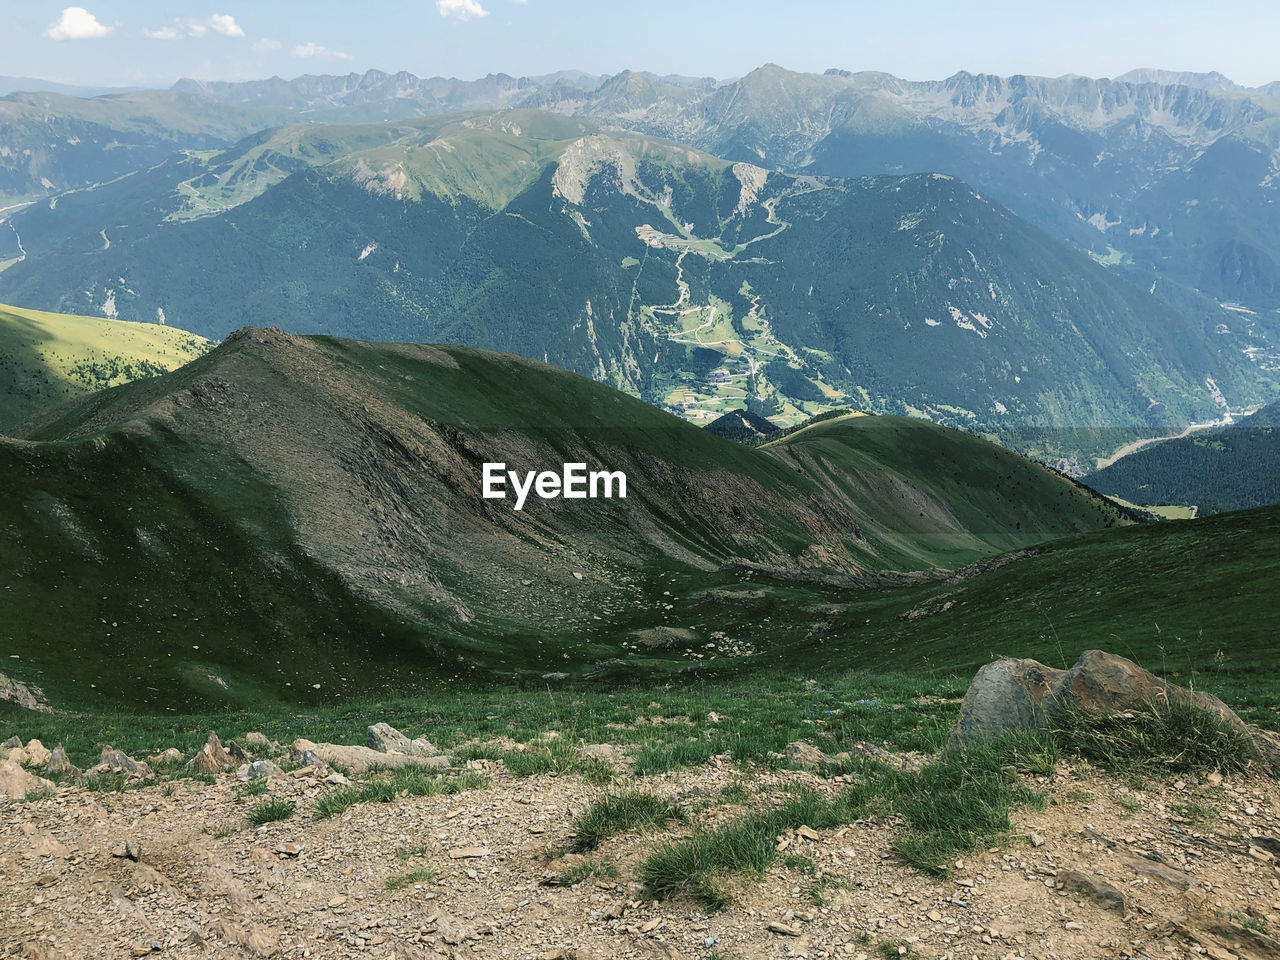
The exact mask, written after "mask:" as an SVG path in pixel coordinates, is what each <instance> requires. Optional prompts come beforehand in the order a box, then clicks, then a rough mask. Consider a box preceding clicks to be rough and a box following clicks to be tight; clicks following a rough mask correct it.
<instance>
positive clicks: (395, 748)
mask: <svg viewBox="0 0 1280 960" xmlns="http://www.w3.org/2000/svg"><path fill="white" fill-rule="evenodd" d="M365 745H366V746H368V748H369V749H370V750H377V751H378V752H379V753H403V754H404V755H405V756H408V757H434V756H435V755H436V754H438V753H439V752H440V751H439V750H437V749H436V748H435V746H434V745H432V744H430V743H428V742H427V741H426V740H410V739H409V738H408V737H406V736H405V735H404V734H403V733H401V732H400V731H399V730H397V729H396V728H395V727H393V726H391V725H390V724H387V723H375V724H374V725H373V726H371V727H369V728H368V729H367V730H366V731H365Z"/></svg>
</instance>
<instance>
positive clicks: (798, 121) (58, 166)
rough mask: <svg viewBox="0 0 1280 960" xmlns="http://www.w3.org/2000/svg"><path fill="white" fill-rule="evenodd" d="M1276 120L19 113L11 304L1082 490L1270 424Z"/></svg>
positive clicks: (1082, 82)
mask: <svg viewBox="0 0 1280 960" xmlns="http://www.w3.org/2000/svg"><path fill="white" fill-rule="evenodd" d="M1275 93H1276V91H1275V90H1274V89H1273V87H1264V88H1260V89H1255V90H1243V89H1240V88H1237V87H1236V86H1235V85H1234V84H1230V82H1229V81H1226V80H1225V78H1222V77H1219V76H1216V75H1194V76H1184V75H1171V74H1166V73H1162V72H1160V71H1137V72H1134V73H1132V74H1128V75H1126V76H1125V77H1123V78H1119V79H1116V80H1091V79H1088V78H1081V77H1062V78H1057V79H1045V78H1035V77H1022V76H1017V77H1011V78H1000V77H994V76H988V75H972V74H967V73H961V74H957V75H956V76H954V77H951V78H949V79H947V80H945V81H936V82H908V81H903V80H899V79H897V78H894V77H891V76H888V75H885V74H875V73H857V74H851V73H847V72H843V71H828V72H827V73H826V74H822V75H816V74H799V73H792V72H789V71H786V70H783V69H782V68H780V67H776V66H772V65H769V66H765V67H762V68H760V69H758V70H755V71H753V72H751V73H750V74H748V75H747V76H745V77H742V78H741V79H738V80H733V81H723V82H722V81H716V80H712V79H709V78H707V79H694V78H687V77H658V76H654V75H651V74H644V73H635V72H630V71H627V72H623V73H621V74H618V75H616V76H611V77H606V78H599V77H592V76H588V75H585V74H581V73H577V72H572V71H569V72H563V73H559V74H552V75H548V76H543V77H535V78H513V77H508V76H505V75H492V76H489V77H485V78H482V79H480V80H476V81H458V80H445V79H439V78H435V79H425V80H424V79H420V78H417V77H414V76H412V75H410V74H406V73H400V74H386V73H381V72H378V71H371V72H369V73H366V74H364V75H350V76H345V77H301V78H298V79H297V80H292V81H284V80H280V79H279V78H274V79H271V80H265V81H254V82H250V83H244V84H211V83H197V82H194V81H183V82H181V83H179V84H178V85H176V87H175V88H174V89H173V90H170V91H142V92H135V93H123V94H112V95H109V96H105V97H99V98H95V99H75V98H69V97H65V96H61V95H59V94H55V93H40V94H16V95H13V96H10V97H7V98H4V99H3V100H0V118H2V119H0V189H3V190H4V192H5V193H6V194H7V196H8V197H9V198H10V200H11V202H14V203H17V202H19V201H20V200H21V199H22V198H31V197H33V196H38V197H48V198H49V199H48V202H40V203H34V204H29V205H27V206H25V207H21V208H18V209H11V210H9V211H8V212H7V213H3V214H0V216H6V217H7V220H6V222H5V224H0V263H5V264H6V266H7V269H4V270H3V272H0V298H3V299H5V300H7V301H9V302H15V303H21V304H23V305H27V306H34V307H39V308H46V309H59V310H62V311H66V312H75V313H99V314H104V315H107V316H117V317H121V318H126V319H138V320H165V321H167V322H171V323H175V324H178V325H180V326H185V327H187V328H188V329H191V330H193V331H195V332H197V333H200V334H203V335H209V336H214V337H219V336H223V335H225V334H226V333H227V332H228V331H230V330H232V329H234V328H236V327H239V326H243V325H245V324H249V323H260V322H272V323H278V324H281V325H283V326H285V327H286V328H288V329H290V330H293V331H298V332H328V333H334V334H338V335H343V336H359V337H363V338H368V339H389V340H413V341H435V340H444V341H451V342H460V343H467V344H472V345H476V346H481V347H489V348H497V349H504V350H511V351H514V352H518V353H522V354H524V355H527V356H531V357H534V358H538V359H543V360H547V361H549V362H551V363H555V364H558V365H561V366H564V367H567V368H569V369H573V370H576V371H578V372H581V373H583V374H586V375H589V376H592V377H595V378H597V379H600V380H603V381H605V382H608V383H611V384H613V385H615V386H618V387H621V388H623V389H626V390H628V391H630V392H632V393H635V394H638V395H640V396H642V397H644V398H646V399H648V400H650V401H651V402H654V403H656V404H659V405H664V406H668V407H671V408H672V409H675V410H679V411H680V412H682V413H683V414H684V415H686V416H689V417H692V418H695V419H702V420H707V421H709V420H711V419H714V417H716V416H718V415H719V414H721V413H723V412H724V411H725V410H726V409H731V408H733V407H735V406H744V405H745V406H749V407H750V408H751V409H753V410H754V411H755V412H757V413H760V414H764V415H768V416H771V417H774V418H775V420H776V421H777V422H780V423H789V422H796V421H797V420H800V419H803V418H804V417H805V416H807V415H809V414H812V413H815V412H817V411H819V410H821V409H825V408H827V407H830V406H852V407H857V408H863V409H868V410H873V411H879V412H898V413H909V414H915V415H925V416H928V417H930V418H933V419H935V420H938V421H940V422H944V423H950V424H954V425H957V426H963V427H965V428H967V429H970V430H973V431H976V432H980V433H985V434H988V435H991V436H994V437H999V438H1001V439H1002V440H1003V441H1004V442H1007V443H1010V444H1013V445H1016V446H1018V447H1019V449H1023V450H1027V451H1028V452H1032V453H1036V454H1038V455H1044V456H1055V457H1056V456H1063V457H1067V458H1072V457H1078V458H1081V459H1084V458H1086V457H1088V456H1092V455H1098V454H1102V453H1106V452H1109V450H1108V447H1109V446H1110V447H1112V448H1113V447H1114V446H1118V445H1119V442H1121V441H1122V440H1123V439H1124V438H1125V437H1127V436H1132V435H1136V434H1138V433H1142V432H1150V431H1156V432H1160V431H1162V430H1164V429H1165V428H1166V427H1168V426H1171V425H1174V424H1179V423H1186V422H1190V421H1195V420H1211V419H1217V418H1218V417H1219V416H1221V414H1222V411H1223V409H1224V407H1225V408H1227V409H1236V410H1238V409H1241V408H1249V407H1253V406H1257V405H1259V404H1261V403H1263V402H1266V401H1268V400H1270V399H1274V397H1275V396H1276V387H1277V374H1278V371H1280V312H1278V311H1280V217H1277V216H1275V207H1274V205H1273V204H1274V200H1275V191H1276V183H1277V181H1276V178H1275V177H1274V176H1273V174H1274V172H1276V171H1277V170H1280V153H1278V151H1277V148H1278V146H1280V100H1278V99H1277V98H1276V96H1275ZM495 110H496V111H497V112H495ZM299 121H305V122H303V123H299ZM281 124H283V126H281ZM107 146H110V148H111V149H106V147H107ZM175 154H176V155H175ZM6 225H7V226H8V228H9V229H8V230H7V231H6V230H5V229H4V228H5V226H6ZM1109 430H1114V431H1116V433H1115V434H1111V435H1109V434H1108V433H1107V431H1109Z"/></svg>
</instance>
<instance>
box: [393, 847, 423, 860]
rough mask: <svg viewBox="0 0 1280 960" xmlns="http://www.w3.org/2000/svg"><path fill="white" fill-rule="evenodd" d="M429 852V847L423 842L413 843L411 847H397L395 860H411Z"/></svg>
mask: <svg viewBox="0 0 1280 960" xmlns="http://www.w3.org/2000/svg"><path fill="white" fill-rule="evenodd" d="M430 852H431V848H430V847H429V846H427V844H425V843H415V844H414V845H413V846H411V847H397V848H396V859H397V860H412V859H414V858H415V857H425V856H426V855H427V854H428V853H430Z"/></svg>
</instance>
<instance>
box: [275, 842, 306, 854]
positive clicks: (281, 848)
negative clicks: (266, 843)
mask: <svg viewBox="0 0 1280 960" xmlns="http://www.w3.org/2000/svg"><path fill="white" fill-rule="evenodd" d="M302 849H303V848H302V845H301V844H299V843H292V842H290V843H278V844H276V853H279V854H282V855H283V856H286V857H296V856H298V855H299V854H300V853H302Z"/></svg>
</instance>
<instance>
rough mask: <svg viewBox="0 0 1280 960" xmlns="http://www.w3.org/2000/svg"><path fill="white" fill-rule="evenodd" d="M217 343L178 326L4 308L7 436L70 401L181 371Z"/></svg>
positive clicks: (1, 340) (0, 345)
mask: <svg viewBox="0 0 1280 960" xmlns="http://www.w3.org/2000/svg"><path fill="white" fill-rule="evenodd" d="M210 346H211V344H210V343H209V341H207V340H205V339H204V338H203V337H199V336H196V335H195V334H193V333H187V331H185V330H179V329H177V328H175V327H169V326H162V325H160V324H154V323H127V322H124V321H118V320H107V319H104V318H102V317H73V316H67V315H66V314H58V313H43V312H41V311H39V310H23V309H20V308H18V307H9V306H5V305H3V304H0V380H3V382H4V383H5V388H4V391H3V392H2V393H0V432H3V431H4V430H7V429H9V428H12V427H16V426H17V425H18V424H20V423H22V422H23V421H24V420H27V419H28V418H30V417H31V416H32V415H33V414H35V413H36V412H37V411H38V410H41V409H43V408H45V407H48V406H51V405H53V404H55V403H58V402H60V401H62V400H68V399H71V398H72V397H80V396H83V395H85V394H87V393H91V392H93V391H95V390H101V389H103V388H104V387H112V386H116V385H117V384H121V383H127V382H129V381H130V380H137V379H139V378H141V377H154V376H158V375H159V374H161V373H164V372H165V371H168V370H173V369H174V368H176V367H179V366H181V365H182V364H184V363H186V362H188V361H189V360H193V359H195V358H196V357H198V356H200V355H201V354H203V353H205V352H206V351H208V350H209V348H210Z"/></svg>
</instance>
